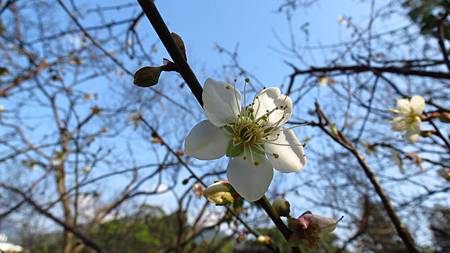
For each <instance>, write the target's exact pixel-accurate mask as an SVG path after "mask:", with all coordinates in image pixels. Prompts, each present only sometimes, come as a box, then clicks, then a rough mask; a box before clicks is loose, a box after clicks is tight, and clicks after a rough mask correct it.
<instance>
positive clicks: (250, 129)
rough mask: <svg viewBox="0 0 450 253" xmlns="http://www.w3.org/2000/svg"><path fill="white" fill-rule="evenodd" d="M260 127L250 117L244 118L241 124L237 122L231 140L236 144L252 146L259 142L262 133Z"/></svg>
mask: <svg viewBox="0 0 450 253" xmlns="http://www.w3.org/2000/svg"><path fill="white" fill-rule="evenodd" d="M261 130H262V129H261V127H260V126H259V125H258V124H257V123H256V122H253V121H252V120H251V119H244V120H243V122H241V124H237V125H236V126H235V129H234V133H233V142H234V143H235V144H238V145H249V146H254V145H255V144H257V143H261V141H262V138H263V136H264V133H263V132H262V131H261Z"/></svg>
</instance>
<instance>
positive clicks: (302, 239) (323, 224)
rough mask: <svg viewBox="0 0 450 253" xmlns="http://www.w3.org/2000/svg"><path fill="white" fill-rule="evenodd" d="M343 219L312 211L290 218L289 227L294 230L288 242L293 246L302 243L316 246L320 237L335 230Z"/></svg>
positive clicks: (310, 246)
mask: <svg viewBox="0 0 450 253" xmlns="http://www.w3.org/2000/svg"><path fill="white" fill-rule="evenodd" d="M341 219H342V217H341ZM341 219H339V220H335V219H333V218H327V217H323V216H320V215H316V214H312V213H311V212H310V211H307V212H305V213H303V214H302V215H300V216H299V217H298V218H296V219H295V218H289V219H288V227H289V229H290V230H291V231H292V235H291V237H290V238H289V242H288V243H289V244H290V245H291V246H298V245H299V244H302V245H304V246H306V247H308V248H315V247H317V245H318V242H319V240H320V237H321V236H323V235H325V234H328V233H331V232H333V231H334V230H335V229H336V225H337V223H338V222H339V221H340V220H341Z"/></svg>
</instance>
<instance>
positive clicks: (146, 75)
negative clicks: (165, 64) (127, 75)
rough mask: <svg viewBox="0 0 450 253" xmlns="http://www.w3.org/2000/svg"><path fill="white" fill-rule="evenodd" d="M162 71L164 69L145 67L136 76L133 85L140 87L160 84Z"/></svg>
mask: <svg viewBox="0 0 450 253" xmlns="http://www.w3.org/2000/svg"><path fill="white" fill-rule="evenodd" d="M162 71H163V68H162V67H143V68H141V69H139V70H138V71H136V73H135V74H134V81H133V83H134V84H135V85H136V86H139V87H150V86H154V85H156V84H157V83H158V81H159V76H160V75H161V72H162Z"/></svg>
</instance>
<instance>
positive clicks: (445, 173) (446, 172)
mask: <svg viewBox="0 0 450 253" xmlns="http://www.w3.org/2000/svg"><path fill="white" fill-rule="evenodd" d="M439 175H440V176H441V177H442V178H443V179H445V180H447V181H450V169H449V168H442V169H440V170H439Z"/></svg>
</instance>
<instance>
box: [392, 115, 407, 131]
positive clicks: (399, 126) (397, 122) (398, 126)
mask: <svg viewBox="0 0 450 253" xmlns="http://www.w3.org/2000/svg"><path fill="white" fill-rule="evenodd" d="M391 128H392V130H394V131H403V130H405V128H406V127H405V120H404V118H403V117H395V118H394V119H393V120H392V121H391Z"/></svg>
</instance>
